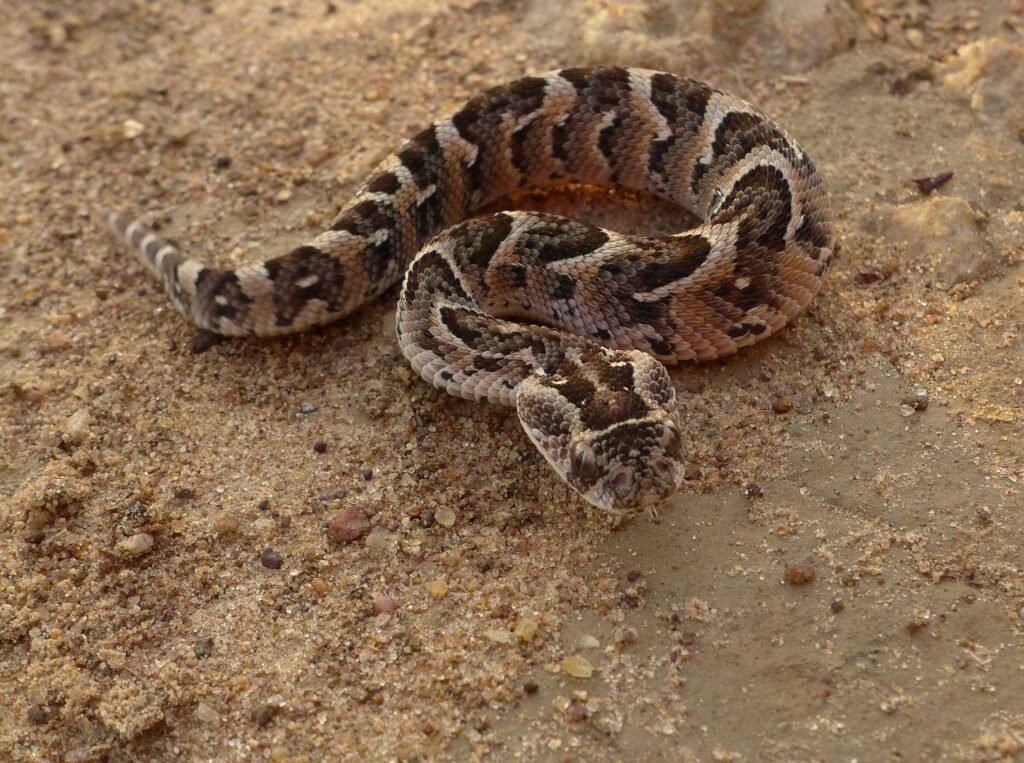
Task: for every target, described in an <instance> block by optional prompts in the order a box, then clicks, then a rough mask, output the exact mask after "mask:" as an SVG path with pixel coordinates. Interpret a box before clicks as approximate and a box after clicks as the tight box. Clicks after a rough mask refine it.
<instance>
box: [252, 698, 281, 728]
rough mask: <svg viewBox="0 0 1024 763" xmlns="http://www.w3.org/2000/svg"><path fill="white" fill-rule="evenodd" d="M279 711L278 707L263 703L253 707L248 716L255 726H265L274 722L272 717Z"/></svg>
mask: <svg viewBox="0 0 1024 763" xmlns="http://www.w3.org/2000/svg"><path fill="white" fill-rule="evenodd" d="M280 711H281V708H280V707H279V706H277V705H272V704H270V703H265V704H262V705H257V706H256V707H254V708H253V710H252V712H251V713H250V714H249V717H250V718H251V719H252V720H253V722H254V723H255V724H256V725H257V726H266V725H267V724H268V723H270V722H271V721H272V720H274V716H275V715H277V714H278V713H279V712H280Z"/></svg>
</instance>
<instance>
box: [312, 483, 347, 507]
mask: <svg viewBox="0 0 1024 763" xmlns="http://www.w3.org/2000/svg"><path fill="white" fill-rule="evenodd" d="M346 495H347V491H346V490H345V488H343V487H335V488H331V489H330V490H327V491H324V492H323V493H321V494H320V495H319V496H317V497H318V498H319V499H320V500H321V501H323V502H324V503H329V502H331V501H340V500H341V499H342V498H344V497H345V496H346Z"/></svg>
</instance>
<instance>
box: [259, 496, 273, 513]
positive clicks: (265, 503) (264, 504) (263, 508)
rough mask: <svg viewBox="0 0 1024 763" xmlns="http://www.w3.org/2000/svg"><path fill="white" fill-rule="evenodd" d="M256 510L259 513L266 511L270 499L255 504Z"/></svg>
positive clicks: (263, 499)
mask: <svg viewBox="0 0 1024 763" xmlns="http://www.w3.org/2000/svg"><path fill="white" fill-rule="evenodd" d="M256 508H257V509H259V510H260V511H267V510H268V509H269V508H270V499H269V498H262V499H260V502H259V503H257V504H256Z"/></svg>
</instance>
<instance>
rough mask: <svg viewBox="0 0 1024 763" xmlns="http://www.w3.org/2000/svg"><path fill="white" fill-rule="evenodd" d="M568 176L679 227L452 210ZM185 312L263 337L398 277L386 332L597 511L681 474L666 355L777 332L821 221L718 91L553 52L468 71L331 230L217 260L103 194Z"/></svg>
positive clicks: (654, 492)
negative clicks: (575, 63)
mask: <svg viewBox="0 0 1024 763" xmlns="http://www.w3.org/2000/svg"><path fill="white" fill-rule="evenodd" d="M568 183H585V184H590V185H597V186H617V187H623V188H628V189H632V190H636V191H640V192H646V193H650V194H654V195H656V196H658V197H662V198H664V199H666V200H668V201H669V202H672V203H674V204H676V205H678V206H679V207H682V208H684V209H686V210H687V211H689V212H690V213H691V214H693V215H695V216H696V217H697V218H698V219H699V220H700V221H701V223H700V224H699V225H698V226H697V227H694V228H691V229H688V230H682V231H680V232H679V233H677V234H675V235H671V236H661V237H655V238H644V237H631V236H624V235H621V234H619V233H616V232H614V231H610V230H603V229H601V228H597V227H593V226H590V225H586V224H583V223H581V222H577V221H575V220H571V219H567V218H564V217H558V216H554V215H549V214H540V213H535V212H503V213H499V214H495V215H491V216H488V217H476V218H474V217H472V215H473V213H474V210H477V209H478V208H480V207H481V206H483V205H485V204H487V203H488V202H490V201H493V200H494V199H496V198H499V197H501V196H504V195H507V194H508V193H510V192H513V191H516V190H519V189H523V188H534V187H539V186H551V185H564V184H568ZM107 220H108V222H109V224H110V226H111V227H112V228H113V229H114V230H115V231H116V232H117V233H118V234H120V235H121V236H122V237H123V238H124V239H126V240H127V241H128V243H129V244H130V245H131V247H132V248H133V249H135V250H136V251H137V252H138V253H139V255H140V256H141V258H142V261H143V262H144V263H145V265H146V266H147V267H148V269H149V270H150V271H151V272H152V273H153V275H155V276H156V277H157V278H158V279H160V280H161V281H162V282H163V284H164V286H165V287H166V290H167V293H168V294H169V296H170V298H171V301H172V302H173V303H174V305H175V306H176V307H177V308H178V309H179V310H180V311H181V312H182V313H184V314H185V315H186V316H188V318H190V319H191V320H192V321H193V322H194V323H195V324H196V325H198V326H200V327H202V328H205V329H208V330H210V331H213V332H216V333H218V334H224V335H229V336H242V335H256V336H275V335H279V334H286V333H292V332H297V331H302V330H304V329H308V328H310V327H312V326H316V325H320V324H323V323H327V322H329V321H333V320H336V319H338V318H342V317H344V316H346V315H348V314H350V313H351V312H353V311H354V310H356V309H357V308H358V307H359V306H360V305H362V304H364V303H365V302H367V301H368V300H372V299H374V298H375V297H377V296H378V295H380V294H381V293H382V292H384V291H385V290H387V289H388V288H389V287H391V286H392V285H393V284H394V283H396V282H397V281H398V280H400V279H402V278H403V276H404V283H403V285H402V287H401V291H400V295H399V302H398V320H397V329H398V341H399V344H400V346H401V349H402V352H403V353H404V355H405V357H406V358H407V359H408V361H409V362H410V363H411V364H412V366H413V368H415V369H416V371H417V372H418V373H419V374H420V375H421V376H422V377H423V378H424V379H425V380H426V381H428V382H430V383H431V384H433V385H435V386H437V387H440V388H441V389H444V390H446V391H448V392H449V393H451V394H453V395H458V396H459V397H464V398H468V399H471V400H487V401H490V402H494V403H500V404H504V405H514V406H515V407H516V409H517V412H518V415H519V419H520V421H521V422H522V425H523V428H524V429H525V431H526V434H527V435H528V436H529V438H530V439H531V440H532V441H533V443H534V444H535V445H536V446H537V449H538V450H539V451H540V452H541V454H542V455H543V456H544V458H546V459H547V461H548V462H549V463H550V464H551V466H552V467H554V469H555V471H556V472H557V473H558V475H559V476H560V477H561V478H562V479H564V480H565V481H566V482H567V483H568V484H569V485H571V486H572V487H573V488H574V489H575V490H576V491H578V492H579V493H580V494H581V495H582V496H583V497H584V498H585V499H586V500H587V501H589V502H590V503H591V504H593V505H595V506H598V507H600V508H602V509H606V510H608V511H611V512H615V513H631V512H634V511H636V510H638V509H640V508H641V507H648V508H652V507H653V506H654V505H655V504H657V503H658V502H659V501H662V500H664V499H666V498H667V497H669V496H671V495H672V494H673V493H675V492H676V491H677V489H678V488H679V484H680V481H681V479H682V472H683V459H684V456H683V452H682V438H681V436H680V430H679V422H678V420H677V410H676V395H675V389H674V387H673V385H672V381H671V379H670V377H669V375H668V371H667V370H666V368H665V366H664V365H663V364H664V363H676V362H679V361H685V360H698V361H700V360H709V359H712V358H719V357H722V356H725V355H729V354H731V353H734V352H736V351H737V350H738V349H740V348H741V347H745V346H747V345H750V344H753V343H754V342H758V341H760V340H762V339H764V338H765V337H768V336H770V335H771V334H773V333H775V332H776V331H778V330H779V329H780V328H782V327H783V326H784V325H785V324H786V323H787V322H788V321H790V320H791V319H792V318H793V317H794V316H795V315H796V314H797V313H798V312H800V310H801V309H802V308H803V307H804V306H806V305H807V303H808V302H809V301H810V300H811V298H812V297H813V296H814V295H815V293H816V292H817V291H818V289H819V287H820V286H821V283H822V278H823V276H824V274H825V271H826V269H827V267H828V264H829V260H830V259H831V256H832V252H833V248H834V238H833V233H832V226H831V221H830V212H829V206H828V200H827V197H826V193H825V190H824V186H823V184H822V180H821V177H820V176H819V174H818V172H817V170H816V169H815V167H814V164H813V163H812V161H811V159H810V158H809V157H808V156H807V154H805V153H804V151H803V150H802V149H801V148H800V147H799V146H798V145H797V144H796V143H795V142H794V141H793V140H792V139H790V138H789V137H788V136H787V135H786V133H785V132H784V131H783V130H782V129H781V128H780V127H778V126H777V125H776V124H774V123H773V122H772V121H771V120H769V119H768V118H767V117H766V116H765V115H763V114H762V113H760V112H759V111H757V110H756V109H754V108H753V107H752V106H750V105H749V104H747V103H745V102H744V101H742V100H740V99H739V98H736V97H735V96H731V95H728V94H726V93H723V92H720V91H718V90H715V89H714V88H712V87H710V86H708V85H706V84H703V83H701V82H698V81H695V80H691V79H683V78H680V77H677V76H675V75H673V74H667V73H663V72H654V71H646V70H641V69H626V68H619V67H601V68H573V69H563V70H561V71H557V72H552V73H549V74H545V75H542V76H536V77H525V78H522V79H518V80H516V81H514V82H510V83H508V84H506V85H501V86H499V87H495V88H493V89H490V90H488V91H486V92H484V93H482V94H480V95H478V96H477V97H475V98H473V99H472V100H470V101H469V102H468V103H466V104H465V105H464V106H463V107H462V108H460V109H459V110H458V111H456V112H455V113H454V114H451V115H450V116H448V117H445V118H443V119H440V120H438V121H436V122H434V123H433V124H431V125H430V126H429V127H427V128H426V129H424V130H423V131H421V132H420V133H418V134H417V135H416V136H414V137H413V138H412V139H411V140H409V141H408V142H407V143H406V144H405V145H404V146H402V148H400V149H399V150H398V152H397V153H395V154H394V155H392V156H391V157H389V158H388V159H386V160H385V161H384V162H383V163H382V164H381V165H380V166H379V167H378V168H377V169H376V170H375V171H374V172H373V173H372V174H371V175H370V176H369V178H368V179H367V180H366V181H365V182H364V183H363V184H362V185H361V186H360V187H359V189H358V190H357V191H356V193H355V195H354V196H353V197H352V199H351V200H350V201H349V202H348V203H347V204H346V205H345V206H344V208H343V209H342V211H341V212H340V214H339V215H338V217H337V219H336V220H335V221H334V222H333V224H331V226H330V228H329V229H328V230H326V231H324V232H323V233H321V234H320V235H319V236H317V237H316V238H314V239H313V240H312V241H310V242H309V243H307V244H305V245H303V246H299V247H298V248H296V249H293V250H292V251H290V252H287V253H285V254H283V255H281V256H277V257H273V258H271V259H267V260H264V261H262V262H259V263H255V264H250V265H244V266H242V267H238V268H233V269H218V268H214V267H209V266H206V265H204V264H202V263H199V262H197V261H195V260H192V259H189V258H188V257H187V256H185V255H184V254H182V253H181V252H180V251H179V250H178V249H177V248H176V247H174V246H172V245H171V244H169V243H167V242H165V241H163V240H161V239H160V238H158V237H157V236H156V235H154V234H153V233H150V232H147V231H146V229H145V228H144V227H143V226H142V225H141V224H140V223H139V222H130V221H129V220H128V219H126V218H124V217H122V216H120V215H118V214H113V213H111V214H108V215H107Z"/></svg>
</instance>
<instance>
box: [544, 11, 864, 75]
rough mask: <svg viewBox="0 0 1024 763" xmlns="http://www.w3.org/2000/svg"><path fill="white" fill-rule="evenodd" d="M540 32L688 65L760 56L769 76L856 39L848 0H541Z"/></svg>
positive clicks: (574, 51)
mask: <svg viewBox="0 0 1024 763" xmlns="http://www.w3.org/2000/svg"><path fill="white" fill-rule="evenodd" d="M530 20H531V23H532V26H534V27H535V30H536V33H537V34H538V35H540V36H542V37H546V38H549V39H552V40H554V39H558V40H559V44H564V43H563V42H562V41H564V40H569V41H570V42H569V45H570V51H569V53H570V54H571V55H567V58H569V57H571V58H573V59H577V60H579V61H581V62H583V63H591V64H599V63H607V62H609V61H621V60H628V61H629V62H630V63H632V64H633V65H637V66H646V67H649V68H654V69H665V70H668V71H686V70H689V69H692V68H693V67H694V66H695V65H699V64H700V63H701V62H709V63H710V62H711V61H715V62H717V63H718V64H720V65H728V64H730V63H733V62H736V61H738V60H747V59H755V60H757V62H758V64H759V68H760V69H761V70H767V71H766V73H765V76H770V75H771V74H784V73H794V72H799V71H804V70H806V69H808V68H810V67H812V66H815V65H817V64H819V63H821V62H823V61H826V60H827V59H829V58H831V57H832V56H833V55H835V54H836V53H838V52H839V51H842V50H846V49H847V48H849V47H850V46H851V44H852V41H853V39H854V36H855V32H856V25H857V18H856V14H855V13H854V12H853V11H852V10H851V9H850V8H849V7H848V6H847V4H846V3H844V2H842V0H700V1H699V2H694V0H647V1H646V2H642V1H641V2H631V3H605V2H599V1H598V0H574V1H573V2H567V3H547V2H541V1H540V0H534V3H533V6H532V8H531V12H530Z"/></svg>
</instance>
